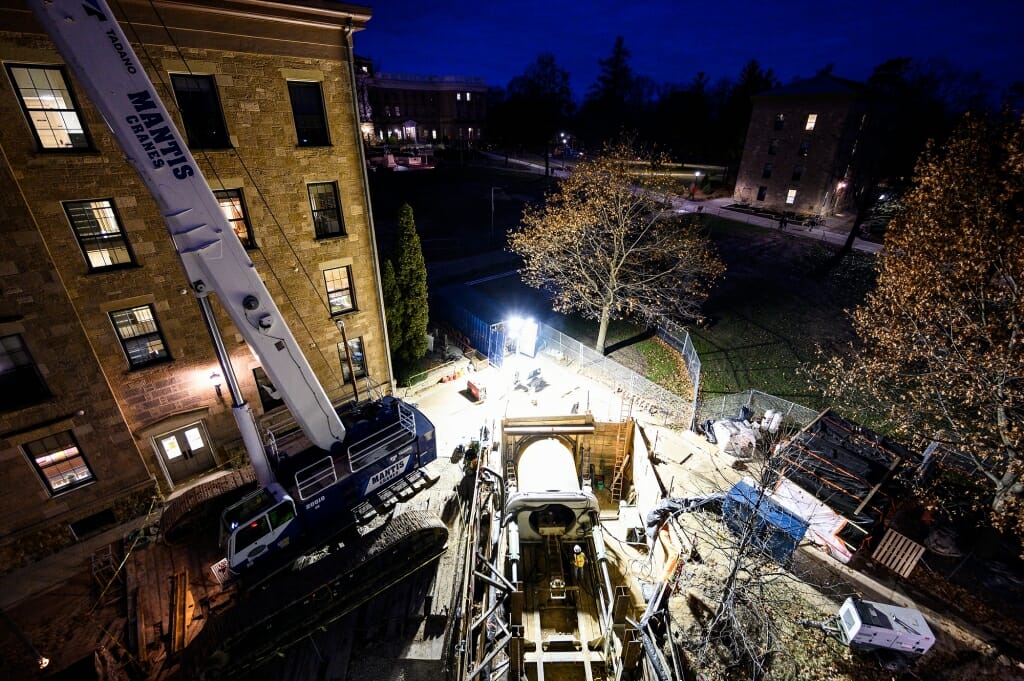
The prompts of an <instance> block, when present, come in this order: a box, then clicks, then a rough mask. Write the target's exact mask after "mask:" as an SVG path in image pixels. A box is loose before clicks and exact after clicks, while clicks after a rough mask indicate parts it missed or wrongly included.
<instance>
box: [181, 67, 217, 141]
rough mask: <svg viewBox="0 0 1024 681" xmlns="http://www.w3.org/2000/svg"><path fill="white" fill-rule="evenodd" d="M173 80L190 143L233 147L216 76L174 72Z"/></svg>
mask: <svg viewBox="0 0 1024 681" xmlns="http://www.w3.org/2000/svg"><path fill="white" fill-rule="evenodd" d="M171 84H172V85H173V86H174V96H175V97H176V98H177V100H178V108H179V109H180V110H181V120H182V123H184V125H185V135H186V136H187V137H188V146H190V147H192V148H193V149H229V148H231V141H230V140H229V139H228V130H227V126H226V125H225V124H224V113H223V112H222V111H221V108H220V99H219V98H218V97H217V84H216V83H214V81H213V76H196V75H188V74H181V73H172V74H171Z"/></svg>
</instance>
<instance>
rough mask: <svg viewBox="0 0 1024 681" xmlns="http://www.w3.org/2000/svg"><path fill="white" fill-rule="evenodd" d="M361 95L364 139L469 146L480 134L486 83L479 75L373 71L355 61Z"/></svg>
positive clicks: (364, 61) (367, 64)
mask: <svg viewBox="0 0 1024 681" xmlns="http://www.w3.org/2000/svg"><path fill="white" fill-rule="evenodd" d="M356 68H357V74H358V75H357V79H358V81H359V83H360V86H361V88H363V89H364V92H365V94H364V95H363V96H362V98H361V99H362V101H363V102H364V105H363V106H362V107H361V112H360V113H361V116H362V118H363V123H364V127H363V134H364V136H365V137H366V138H367V141H368V142H371V143H373V142H377V143H380V142H387V141H388V140H393V139H397V140H399V141H400V142H401V143H403V144H436V145H440V144H444V145H453V146H472V145H473V144H475V143H476V142H479V141H480V140H481V139H482V138H483V134H484V122H485V121H486V119H487V83H486V82H485V81H484V79H483V78H468V77H462V76H418V75H411V74H399V73H375V72H374V70H373V65H372V63H371V62H370V61H369V60H367V59H359V58H358V57H357V60H356Z"/></svg>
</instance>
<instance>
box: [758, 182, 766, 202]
mask: <svg viewBox="0 0 1024 681" xmlns="http://www.w3.org/2000/svg"><path fill="white" fill-rule="evenodd" d="M767 196H768V187H766V186H764V185H761V186H760V187H758V188H757V200H758V201H764V200H765V198H767Z"/></svg>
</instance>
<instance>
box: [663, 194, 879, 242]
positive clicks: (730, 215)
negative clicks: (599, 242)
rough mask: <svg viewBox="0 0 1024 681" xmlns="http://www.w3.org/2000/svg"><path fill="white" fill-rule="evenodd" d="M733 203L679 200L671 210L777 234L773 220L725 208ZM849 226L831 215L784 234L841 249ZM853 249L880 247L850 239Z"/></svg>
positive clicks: (847, 221)
mask: <svg viewBox="0 0 1024 681" xmlns="http://www.w3.org/2000/svg"><path fill="white" fill-rule="evenodd" d="M735 203H736V202H735V201H733V200H732V199H731V198H722V199H709V200H707V201H690V200H688V199H682V198H675V199H673V200H672V205H673V207H674V208H675V210H676V211H678V212H680V213H697V212H698V209H699V208H701V207H703V210H702V211H700V212H702V213H703V214H706V215H716V216H718V217H721V218H723V219H725V220H733V221H735V222H742V223H744V224H748V225H752V226H755V227H761V228H764V229H769V230H776V231H777V230H778V229H779V221H778V219H777V218H771V217H763V216H760V215H751V214H749V213H743V212H740V211H736V210H730V209H729V208H727V206H731V205H733V204H735ZM851 227H852V222H851V218H850V217H847V216H831V217H826V218H822V220H821V225H818V226H813V227H805V226H803V225H796V224H790V225H789V226H787V227H786V230H785V233H786V234H792V235H793V236H795V237H799V238H801V239H814V240H815V241H825V242H828V243H830V244H833V245H835V246H842V245H843V243H845V242H846V237H847V235H848V234H849V233H850V228H851ZM853 248H854V249H855V250H858V251H862V252H864V253H879V252H881V250H882V244H879V243H875V242H873V241H867V240H865V239H860V238H855V239H854V240H853Z"/></svg>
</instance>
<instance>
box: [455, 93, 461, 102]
mask: <svg viewBox="0 0 1024 681" xmlns="http://www.w3.org/2000/svg"><path fill="white" fill-rule="evenodd" d="M455 101H457V102H461V101H462V93H461V92H456V93H455Z"/></svg>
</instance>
